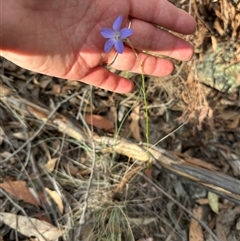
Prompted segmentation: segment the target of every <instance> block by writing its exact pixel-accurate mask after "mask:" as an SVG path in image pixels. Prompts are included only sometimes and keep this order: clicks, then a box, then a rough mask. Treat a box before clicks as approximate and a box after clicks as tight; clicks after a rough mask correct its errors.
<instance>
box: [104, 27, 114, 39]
mask: <svg viewBox="0 0 240 241" xmlns="http://www.w3.org/2000/svg"><path fill="white" fill-rule="evenodd" d="M101 34H102V36H103V37H104V38H113V37H114V32H113V31H112V29H110V28H103V29H102V30H101Z"/></svg>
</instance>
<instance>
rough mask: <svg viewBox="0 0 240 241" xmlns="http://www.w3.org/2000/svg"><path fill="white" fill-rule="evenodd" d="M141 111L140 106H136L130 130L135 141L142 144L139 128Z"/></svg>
mask: <svg viewBox="0 0 240 241" xmlns="http://www.w3.org/2000/svg"><path fill="white" fill-rule="evenodd" d="M139 111H140V106H139V105H138V106H136V107H135V108H134V109H133V111H132V113H131V115H130V116H131V119H132V122H131V124H130V130H131V132H132V135H133V137H134V139H135V140H136V141H138V142H141V135H140V127H139V118H140V115H139Z"/></svg>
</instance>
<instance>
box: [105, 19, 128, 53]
mask: <svg viewBox="0 0 240 241" xmlns="http://www.w3.org/2000/svg"><path fill="white" fill-rule="evenodd" d="M121 24H122V16H119V17H117V19H116V20H115V21H114V23H113V27H112V28H113V29H110V28H103V29H102V30H101V34H102V36H103V37H104V38H109V39H108V40H107V42H106V43H105V45H104V52H106V53H108V52H110V50H111V49H112V47H113V46H114V48H115V50H116V51H117V52H118V53H120V54H122V52H123V49H124V45H123V41H124V40H125V39H126V38H127V37H129V36H131V35H132V34H133V31H132V29H130V28H122V29H120V27H121Z"/></svg>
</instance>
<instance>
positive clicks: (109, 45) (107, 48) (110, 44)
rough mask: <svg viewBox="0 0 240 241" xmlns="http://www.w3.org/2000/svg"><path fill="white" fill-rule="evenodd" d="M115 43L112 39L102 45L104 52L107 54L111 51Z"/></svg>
mask: <svg viewBox="0 0 240 241" xmlns="http://www.w3.org/2000/svg"><path fill="white" fill-rule="evenodd" d="M115 43H116V41H115V40H114V39H111V38H110V39H109V40H107V42H106V43H105V45H104V52H106V53H108V52H110V50H111V49H112V47H113V45H114V44H115Z"/></svg>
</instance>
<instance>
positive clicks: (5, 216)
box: [0, 212, 63, 241]
mask: <svg viewBox="0 0 240 241" xmlns="http://www.w3.org/2000/svg"><path fill="white" fill-rule="evenodd" d="M0 217H1V220H2V221H3V222H4V223H5V224H7V225H8V226H9V227H11V228H13V229H15V230H16V231H18V232H19V233H21V234H23V235H25V236H27V237H30V236H35V237H36V238H38V241H46V240H47V241H53V240H57V239H58V237H60V236H61V235H62V234H63V231H62V230H60V229H59V228H57V227H55V226H53V225H52V224H50V223H47V222H45V221H42V220H38V219H36V218H29V217H26V216H21V215H16V214H12V213H5V212H0Z"/></svg>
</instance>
